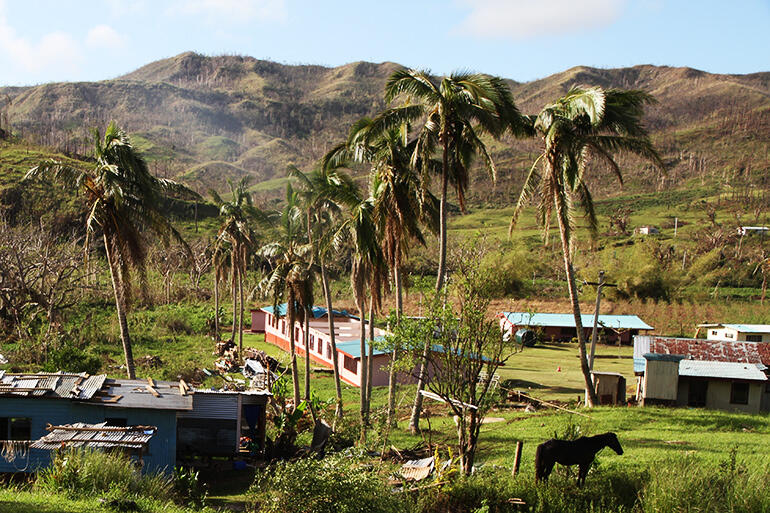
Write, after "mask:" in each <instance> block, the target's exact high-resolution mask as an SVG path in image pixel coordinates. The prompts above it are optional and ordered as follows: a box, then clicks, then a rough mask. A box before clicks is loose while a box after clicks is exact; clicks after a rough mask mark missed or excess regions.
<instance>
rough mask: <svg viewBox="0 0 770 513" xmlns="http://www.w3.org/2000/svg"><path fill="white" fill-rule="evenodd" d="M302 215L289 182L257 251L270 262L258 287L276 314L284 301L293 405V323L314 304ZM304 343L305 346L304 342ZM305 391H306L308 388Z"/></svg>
mask: <svg viewBox="0 0 770 513" xmlns="http://www.w3.org/2000/svg"><path fill="white" fill-rule="evenodd" d="M304 219H305V213H304V211H303V210H302V208H301V207H300V204H299V197H298V194H297V193H296V192H295V191H294V189H293V188H292V186H291V184H288V185H287V186H286V206H285V207H284V208H283V211H282V212H281V217H280V220H279V225H278V232H277V235H276V240H274V241H272V242H268V243H267V244H265V245H264V246H262V247H261V248H260V249H259V251H258V252H257V254H259V255H260V256H262V257H264V258H266V259H267V260H268V261H269V262H270V264H271V266H272V269H271V271H270V272H269V273H268V275H267V276H265V278H263V279H262V281H261V282H260V284H259V290H261V291H262V293H263V294H264V295H266V296H270V297H272V300H273V309H274V311H275V313H276V317H277V316H278V305H279V304H280V303H282V302H284V301H285V302H286V317H287V321H288V323H287V324H288V326H289V349H290V351H291V372H292V385H293V391H294V406H295V407H296V406H297V405H298V404H299V401H300V391H299V370H298V368H297V349H296V341H295V329H296V323H297V322H304V320H305V316H306V315H308V309H309V308H310V307H312V305H313V276H312V269H311V266H310V259H311V257H312V254H313V247H312V246H311V244H310V243H308V241H307V238H306V236H307V232H306V230H305V225H304ZM305 347H306V348H307V345H306V346H305ZM306 388H307V385H306ZM306 395H308V394H307V390H306Z"/></svg>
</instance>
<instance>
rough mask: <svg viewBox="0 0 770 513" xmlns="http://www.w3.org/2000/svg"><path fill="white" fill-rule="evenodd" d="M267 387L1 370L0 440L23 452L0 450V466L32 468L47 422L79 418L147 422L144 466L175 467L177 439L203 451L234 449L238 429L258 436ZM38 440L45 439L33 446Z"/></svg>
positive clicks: (91, 422) (124, 424) (41, 456)
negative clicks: (208, 387)
mask: <svg viewBox="0 0 770 513" xmlns="http://www.w3.org/2000/svg"><path fill="white" fill-rule="evenodd" d="M269 395H270V393H269V392H267V391H254V392H228V393H221V394H219V393H214V392H209V391H201V390H195V389H193V388H192V387H190V386H189V385H187V384H186V383H185V382H184V381H178V382H177V381H156V380H153V379H151V378H148V379H147V380H128V379H111V378H107V376H106V375H104V374H102V375H98V376H90V375H88V374H84V373H81V374H68V373H38V374H13V373H8V372H5V371H1V370H0V446H1V447H2V448H3V449H4V450H3V452H4V453H7V452H9V450H11V452H14V453H17V452H20V451H18V450H16V449H21V448H24V449H28V450H26V451H24V452H25V457H24V458H18V457H17V458H15V459H14V460H13V461H7V460H6V459H3V458H0V473H1V472H19V471H29V472H33V471H35V470H37V469H39V468H40V467H42V466H45V465H47V464H48V463H49V462H50V459H51V454H50V451H48V450H42V449H43V448H44V447H43V445H45V444H43V442H40V441H41V440H44V439H46V438H45V437H46V436H48V435H51V432H50V428H51V426H54V427H56V426H70V428H62V429H60V430H59V431H64V432H66V431H68V430H71V426H81V429H80V431H83V429H85V428H82V426H86V425H88V426H92V427H93V426H101V427H105V428H132V427H137V426H145V427H146V426H151V427H152V428H153V435H152V437H149V438H147V440H143V441H142V444H143V450H142V454H141V457H142V462H143V468H144V469H146V470H149V471H166V472H170V471H171V470H173V468H174V466H175V464H176V463H177V461H178V460H179V459H180V456H186V454H180V449H181V448H182V446H180V443H179V441H180V440H183V441H184V447H187V448H197V450H198V451H199V452H200V451H203V452H204V453H206V454H207V455H218V456H235V455H237V454H238V451H239V448H240V438H241V436H242V434H244V433H248V434H250V435H251V436H252V437H254V438H256V439H257V440H260V438H259V437H260V436H261V443H262V444H263V443H264V416H265V404H266V402H267V398H268V396H269ZM92 427H90V428H87V429H86V430H90V429H92ZM108 431H109V429H108ZM56 436H63V435H61V433H59V434H58V435H56ZM79 436H81V437H82V436H84V435H82V434H81V435H79ZM54 438H55V437H54ZM51 439H52V438H50V436H49V439H48V440H49V441H50V440H51ZM36 441H37V442H40V444H43V445H40V444H38V446H35V445H34V443H35V442H36ZM64 445H67V444H63V446H64ZM86 445H88V444H86ZM30 446H31V447H30ZM45 447H47V448H50V446H49V445H46V446H45ZM8 459H11V458H8ZM20 460H21V461H20Z"/></svg>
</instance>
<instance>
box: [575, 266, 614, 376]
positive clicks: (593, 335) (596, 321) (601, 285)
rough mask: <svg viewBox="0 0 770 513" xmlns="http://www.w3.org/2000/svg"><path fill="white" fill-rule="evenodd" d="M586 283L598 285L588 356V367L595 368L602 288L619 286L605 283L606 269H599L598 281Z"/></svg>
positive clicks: (586, 283) (586, 282)
mask: <svg viewBox="0 0 770 513" xmlns="http://www.w3.org/2000/svg"><path fill="white" fill-rule="evenodd" d="M583 283H584V284H585V285H596V307H595V308H594V329H593V331H592V332H591V353H590V354H589V356H588V368H589V369H590V370H594V354H595V353H596V338H597V336H598V334H599V330H598V326H599V305H600V304H601V301H602V288H604V287H617V284H615V283H604V271H599V281H598V282H590V281H585V282H583Z"/></svg>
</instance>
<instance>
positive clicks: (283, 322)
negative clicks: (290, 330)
mask: <svg viewBox="0 0 770 513" xmlns="http://www.w3.org/2000/svg"><path fill="white" fill-rule="evenodd" d="M281 333H283V334H284V335H285V334H286V333H287V331H286V321H281Z"/></svg>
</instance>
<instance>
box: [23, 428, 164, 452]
mask: <svg viewBox="0 0 770 513" xmlns="http://www.w3.org/2000/svg"><path fill="white" fill-rule="evenodd" d="M106 424H107V423H106V422H102V423H100V424H84V423H82V422H77V423H74V424H65V425H62V426H49V428H47V429H48V430H49V431H50V433H48V434H47V435H45V436H44V437H42V438H41V439H40V440H37V441H36V442H34V443H32V444H31V445H30V447H31V448H32V449H45V450H49V451H50V450H56V449H60V448H62V447H92V448H111V447H122V448H127V449H141V448H143V447H145V446H146V445H147V443H148V442H149V441H150V438H152V436H153V435H154V434H155V432H156V431H157V429H158V428H156V427H155V426H128V427H123V428H121V427H111V426H107V425H106Z"/></svg>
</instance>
